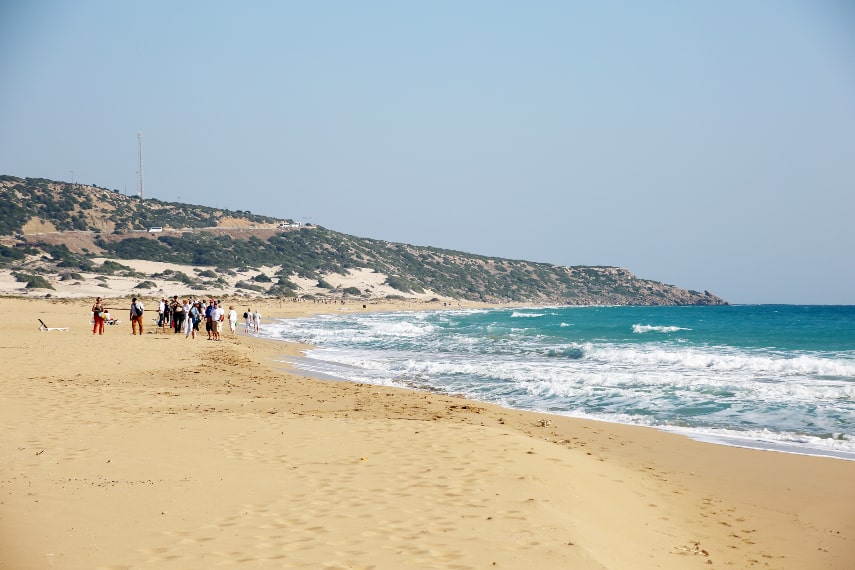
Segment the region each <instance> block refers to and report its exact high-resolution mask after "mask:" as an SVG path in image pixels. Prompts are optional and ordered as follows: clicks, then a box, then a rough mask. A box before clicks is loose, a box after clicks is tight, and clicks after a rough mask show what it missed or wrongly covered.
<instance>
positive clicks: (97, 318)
mask: <svg viewBox="0 0 855 570" xmlns="http://www.w3.org/2000/svg"><path fill="white" fill-rule="evenodd" d="M92 317H93V320H94V322H95V325H94V326H93V327H92V334H104V303H102V302H101V297H97V298H96V299H95V303H94V304H93V305H92Z"/></svg>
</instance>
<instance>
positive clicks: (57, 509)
mask: <svg viewBox="0 0 855 570" xmlns="http://www.w3.org/2000/svg"><path fill="white" fill-rule="evenodd" d="M152 301H153V300H151V299H146V306H147V308H148V309H151V308H152V307H154V306H155V304H154V303H153V302H152ZM91 302H92V300H91V299H75V300H47V299H19V298H2V299H0V310H2V313H3V314H4V315H6V316H7V319H6V324H5V326H4V327H3V328H2V330H0V350H2V351H3V354H4V355H5V358H4V363H5V368H6V371H5V373H4V374H3V375H2V379H0V382H2V390H0V416H2V418H3V427H4V437H3V438H2V440H0V458H2V460H0V469H2V475H0V541H2V542H0V568H10V569H11V568H52V567H55V568H111V569H112V568H210V567H231V566H245V567H263V568H401V567H411V568H484V567H497V568H579V569H600V568H610V569H623V568H642V569H646V568H651V569H652V568H674V569H683V568H780V569H805V568H823V569H841V570H842V569H850V568H852V567H853V564H855V486H853V485H852V481H855V462H852V461H844V460H840V459H830V458H823V457H811V456H804V455H794V454H785V453H776V452H768V451H757V450H747V449H740V448H734V447H727V446H722V445H712V444H705V443H699V442H696V441H692V440H690V439H688V438H686V437H683V436H680V435H676V434H669V433H665V432H662V431H657V430H653V429H648V428H643V427H633V426H624V425H619V424H611V423H602V422H594V421H587V420H579V419H572V418H566V417H559V416H550V415H546V414H539V413H526V412H518V411H512V410H508V409H503V408H501V407H498V406H494V405H490V404H484V403H479V402H473V401H470V400H466V399H463V398H458V397H454V396H448V395H440V394H435V393H428V392H419V391H411V390H405V389H400V388H390V387H383V386H372V385H368V384H356V383H350V382H340V381H330V380H322V379H316V378H311V377H308V376H306V375H304V374H303V373H298V372H295V371H293V370H289V369H288V367H287V366H286V365H285V364H283V362H282V360H283V357H284V356H288V355H289V354H290V355H291V356H293V355H297V354H299V353H300V351H301V349H302V348H303V347H301V346H299V345H293V344H286V343H281V342H274V341H269V340H264V339H259V338H255V337H253V336H252V335H246V334H244V333H243V331H242V325H241V319H239V324H238V333H237V334H235V335H231V334H229V333H225V334H224V340H223V341H222V342H209V341H206V340H205V338H204V337H205V335H204V333H203V335H202V338H199V339H196V340H190V339H185V338H184V335H183V334H178V335H175V334H172V333H163V332H157V333H155V332H154V328H153V326H152V323H151V315H152V314H153V311H151V310H149V311H147V313H146V316H145V318H144V322H145V324H146V327H147V330H146V333H147V334H144V335H142V336H134V335H132V334H131V328H130V322H129V320H128V318H127V309H126V308H125V307H127V306H128V305H129V303H130V299H129V298H128V299H120V300H109V302H110V303H112V304H110V305H109V306H111V307H114V306H115V307H121V310H117V311H113V316H114V317H115V316H118V317H119V318H120V319H121V321H122V322H121V323H120V324H119V325H117V326H114V327H107V329H106V331H105V334H104V335H103V336H93V335H92V330H91V325H89V324H88V320H89V306H90V305H91ZM230 303H231V304H235V306H236V308H237V309H238V312H239V313H242V312H243V310H244V309H245V306H244V305H239V304H238V303H237V302H234V303H232V301H230V300H229V299H226V304H227V305H228V304H230ZM252 303H253V307H255V306H256V305H258V306H259V308H260V312H261V314H262V315H263V316H264V318H265V320H267V319H269V318H271V317H286V318H287V317H294V316H303V315H307V314H311V313H314V312H332V311H339V310H341V309H342V307H341V306H336V305H320V304H314V303H280V302H278V301H275V300H269V301H259V300H253V301H252ZM441 305H442V303H440V304H439V306H435V307H432V308H440V307H441ZM422 307H423V305H420V304H415V303H408V302H404V301H401V302H390V303H385V304H376V305H369V307H368V309H366V310H381V311H387V310H401V309H404V310H414V309H419V308H422ZM347 309H348V310H353V311H357V310H363V309H361V305H357V304H351V305H348V306H347ZM38 319H42V320H43V321H44V322H45V323H46V324H47V325H48V326H49V327H68V329H69V330H67V331H39V330H38V325H39V322H38ZM262 326H264V325H262Z"/></svg>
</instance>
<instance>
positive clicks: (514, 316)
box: [511, 311, 546, 319]
mask: <svg viewBox="0 0 855 570" xmlns="http://www.w3.org/2000/svg"><path fill="white" fill-rule="evenodd" d="M545 316H546V313H521V312H519V311H514V312H513V313H511V318H512V319H523V318H536V317H545Z"/></svg>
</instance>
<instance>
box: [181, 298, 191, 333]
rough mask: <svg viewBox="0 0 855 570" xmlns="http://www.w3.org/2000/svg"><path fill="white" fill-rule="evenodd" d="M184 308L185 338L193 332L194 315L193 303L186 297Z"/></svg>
mask: <svg viewBox="0 0 855 570" xmlns="http://www.w3.org/2000/svg"><path fill="white" fill-rule="evenodd" d="M183 308H184V338H187V337H188V336H190V335H191V334H193V317H192V315H191V314H190V311H191V309H192V308H193V305H191V304H190V300H189V299H184V302H183Z"/></svg>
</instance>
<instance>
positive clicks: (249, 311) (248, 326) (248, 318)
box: [243, 307, 252, 333]
mask: <svg viewBox="0 0 855 570" xmlns="http://www.w3.org/2000/svg"><path fill="white" fill-rule="evenodd" d="M243 318H244V320H245V321H246V323H245V324H246V328H245V329H243V332H244V333H249V330H250V329H251V328H252V308H251V307H247V308H246V312H245V313H244V314H243Z"/></svg>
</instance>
